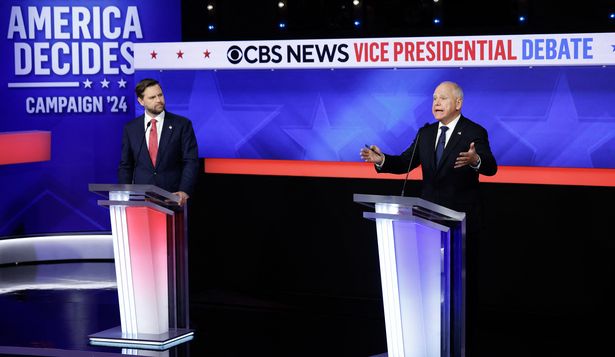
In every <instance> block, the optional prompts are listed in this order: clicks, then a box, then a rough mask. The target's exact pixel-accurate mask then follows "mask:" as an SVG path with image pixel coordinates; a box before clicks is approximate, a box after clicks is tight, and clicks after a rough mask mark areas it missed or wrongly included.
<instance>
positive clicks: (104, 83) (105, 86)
mask: <svg viewBox="0 0 615 357" xmlns="http://www.w3.org/2000/svg"><path fill="white" fill-rule="evenodd" d="M100 85H101V86H102V88H109V81H108V80H107V78H103V80H102V81H100Z"/></svg>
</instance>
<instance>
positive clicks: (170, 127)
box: [169, 125, 461, 134]
mask: <svg viewBox="0 0 615 357" xmlns="http://www.w3.org/2000/svg"><path fill="white" fill-rule="evenodd" d="M169 129H173V126H172V125H169ZM459 134H461V133H459Z"/></svg>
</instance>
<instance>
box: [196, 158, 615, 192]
mask: <svg viewBox="0 0 615 357" xmlns="http://www.w3.org/2000/svg"><path fill="white" fill-rule="evenodd" d="M205 172H206V173H213V174H238V175H272V176H307V177H339V178H366V179H393V180H402V179H404V175H393V174H378V173H376V171H375V170H374V166H373V165H372V164H367V163H363V162H338V161H299V160H254V159H205ZM480 178H481V182H493V183H525V184H547V185H573V186H611V187H615V169H585V168H557V167H523V166H500V167H499V168H498V173H497V174H496V175H495V176H490V177H489V176H482V175H481V176H480ZM409 179H411V180H420V179H422V175H421V172H420V170H413V171H412V172H411V173H410V175H409Z"/></svg>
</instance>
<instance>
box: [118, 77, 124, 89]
mask: <svg viewBox="0 0 615 357" xmlns="http://www.w3.org/2000/svg"><path fill="white" fill-rule="evenodd" d="M117 84H118V85H119V86H120V88H126V81H125V80H124V78H120V80H119V81H117Z"/></svg>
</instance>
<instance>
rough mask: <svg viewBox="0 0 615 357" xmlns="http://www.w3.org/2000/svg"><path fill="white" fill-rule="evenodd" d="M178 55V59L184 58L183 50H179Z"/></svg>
mask: <svg viewBox="0 0 615 357" xmlns="http://www.w3.org/2000/svg"><path fill="white" fill-rule="evenodd" d="M176 54H177V58H181V59H183V58H184V53H183V52H182V50H179V51H178V52H176Z"/></svg>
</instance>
